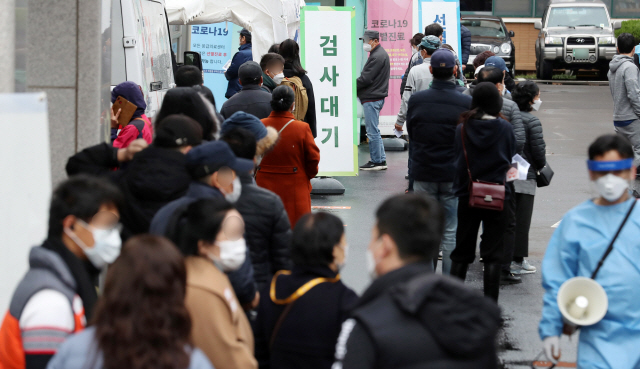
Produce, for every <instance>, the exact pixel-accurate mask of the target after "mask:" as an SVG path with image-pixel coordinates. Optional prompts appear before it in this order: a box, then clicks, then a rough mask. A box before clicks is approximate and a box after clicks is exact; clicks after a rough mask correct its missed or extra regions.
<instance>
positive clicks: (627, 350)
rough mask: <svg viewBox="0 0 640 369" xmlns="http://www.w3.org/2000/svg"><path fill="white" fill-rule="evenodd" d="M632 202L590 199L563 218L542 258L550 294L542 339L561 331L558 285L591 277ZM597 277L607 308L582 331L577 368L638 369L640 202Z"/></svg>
mask: <svg viewBox="0 0 640 369" xmlns="http://www.w3.org/2000/svg"><path fill="white" fill-rule="evenodd" d="M632 201H634V200H633V199H630V200H628V201H625V202H624V203H621V204H617V205H612V206H600V205H596V204H594V203H593V201H591V200H589V201H586V202H584V203H582V204H580V205H578V206H577V207H575V208H573V209H572V210H570V211H569V212H568V213H567V214H566V215H565V216H564V218H563V219H562V222H561V223H560V226H559V227H558V229H557V230H556V231H555V233H554V234H553V237H552V238H551V241H550V242H549V247H548V248H547V252H546V254H545V257H544V260H543V262H542V286H543V287H544V289H545V290H546V292H545V295H544V306H543V309H542V320H541V322H540V328H539V332H540V338H541V339H544V338H546V337H549V336H560V335H561V334H562V325H563V320H562V314H560V310H559V309H558V303H557V301H556V298H557V296H558V289H560V286H561V285H562V283H564V282H565V281H566V280H568V279H570V278H572V277H577V276H583V277H591V274H592V273H593V271H594V270H595V268H596V265H597V264H598V261H599V260H600V259H601V258H602V255H604V252H605V251H606V249H607V247H608V246H609V243H610V242H611V239H613V236H614V235H615V233H616V231H617V230H618V228H619V227H620V224H621V223H622V220H623V218H624V216H625V215H626V213H627V211H629V207H630V206H631V203H632ZM596 281H597V282H598V283H600V285H602V287H603V288H604V290H605V291H606V293H607V297H608V298H609V309H608V311H607V314H606V315H605V317H604V319H602V320H601V321H600V322H599V323H597V324H594V325H592V326H589V327H583V328H582V329H581V330H580V341H579V344H578V368H615V369H625V368H640V206H636V208H635V209H633V213H632V214H631V216H630V217H629V220H628V221H627V224H626V225H625V226H624V228H623V230H622V232H621V233H620V236H619V237H618V239H617V241H616V243H615V245H614V249H613V251H612V252H611V254H609V256H608V257H607V259H606V261H605V263H604V265H603V266H602V268H601V269H600V272H598V275H597V277H596Z"/></svg>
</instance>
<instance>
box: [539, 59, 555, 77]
mask: <svg viewBox="0 0 640 369" xmlns="http://www.w3.org/2000/svg"><path fill="white" fill-rule="evenodd" d="M552 78H553V64H551V62H548V61H546V60H544V59H543V60H540V79H542V80H544V81H550V80H551V79H552Z"/></svg>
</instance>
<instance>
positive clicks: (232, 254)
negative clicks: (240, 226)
mask: <svg viewBox="0 0 640 369" xmlns="http://www.w3.org/2000/svg"><path fill="white" fill-rule="evenodd" d="M217 245H218V246H219V247H220V259H219V260H218V263H219V264H220V267H222V270H223V271H224V272H233V271H236V270H238V269H240V267H241V266H242V264H244V260H245V258H246V256H247V242H246V241H245V239H244V238H240V239H238V240H235V241H220V242H217Z"/></svg>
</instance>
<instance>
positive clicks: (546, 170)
mask: <svg viewBox="0 0 640 369" xmlns="http://www.w3.org/2000/svg"><path fill="white" fill-rule="evenodd" d="M553 174H554V173H553V169H551V167H550V166H549V163H546V164H545V165H544V167H542V169H540V170H538V171H536V184H537V186H538V187H547V186H548V185H549V184H551V178H553Z"/></svg>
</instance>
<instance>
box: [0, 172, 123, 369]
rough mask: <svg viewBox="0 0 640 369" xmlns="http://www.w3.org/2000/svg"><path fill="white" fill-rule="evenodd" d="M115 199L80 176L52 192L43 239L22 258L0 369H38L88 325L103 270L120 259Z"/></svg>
mask: <svg viewBox="0 0 640 369" xmlns="http://www.w3.org/2000/svg"><path fill="white" fill-rule="evenodd" d="M121 205H122V195H121V193H120V191H118V189H117V188H116V187H115V186H113V185H112V184H110V183H108V182H106V181H104V180H101V179H99V178H96V177H90V176H84V175H79V176H75V177H71V178H70V179H68V180H67V181H65V182H63V183H62V184H60V185H59V186H58V187H57V188H56V190H55V191H54V192H53V195H52V198H51V207H50V210H49V232H48V237H47V239H46V240H45V241H44V243H43V244H42V245H41V246H37V247H33V248H32V249H31V252H30V254H29V265H30V268H29V270H28V271H27V274H26V275H25V277H24V278H23V279H22V281H20V283H19V284H18V286H17V288H16V290H15V292H14V294H13V298H12V300H11V304H10V305H9V310H8V311H7V313H6V315H5V316H4V320H3V322H2V326H1V327H0V368H27V369H44V368H46V366H47V363H48V362H49V360H50V359H51V357H52V356H53V355H54V354H55V353H56V351H57V350H58V348H59V347H60V345H61V344H62V342H63V341H64V340H65V339H66V338H67V337H68V336H69V335H71V334H72V333H74V332H79V331H81V330H83V329H84V328H85V326H86V324H87V320H90V319H91V318H92V317H93V313H94V307H95V304H96V301H97V299H98V296H97V293H96V286H97V284H98V275H99V274H100V272H101V271H102V269H103V268H104V267H105V266H106V265H107V264H110V263H112V262H113V261H114V260H115V259H116V258H117V257H118V255H119V254H120V248H121V240H120V232H119V229H120V228H119V224H118V222H119V220H120V213H119V208H120V206H121Z"/></svg>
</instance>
